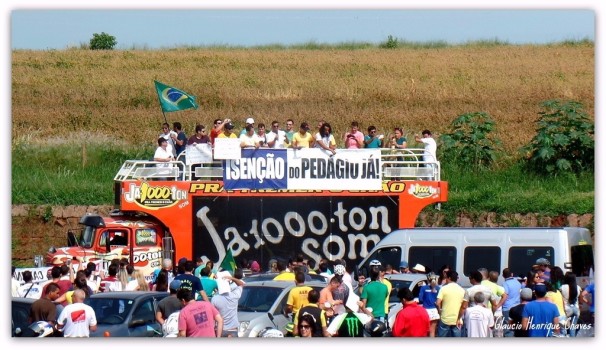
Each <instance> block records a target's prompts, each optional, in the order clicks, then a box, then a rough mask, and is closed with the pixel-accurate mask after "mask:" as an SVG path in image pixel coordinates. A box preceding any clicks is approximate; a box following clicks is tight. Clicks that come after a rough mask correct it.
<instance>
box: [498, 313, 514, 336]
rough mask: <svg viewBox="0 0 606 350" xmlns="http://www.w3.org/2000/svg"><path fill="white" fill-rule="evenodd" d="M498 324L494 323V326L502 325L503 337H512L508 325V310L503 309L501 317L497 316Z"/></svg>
mask: <svg viewBox="0 0 606 350" xmlns="http://www.w3.org/2000/svg"><path fill="white" fill-rule="evenodd" d="M497 321H498V323H499V324H498V325H497V324H496V323H495V325H494V327H495V329H496V327H502V328H504V329H503V337H513V329H511V327H508V325H509V310H503V317H499V318H498V320H497Z"/></svg>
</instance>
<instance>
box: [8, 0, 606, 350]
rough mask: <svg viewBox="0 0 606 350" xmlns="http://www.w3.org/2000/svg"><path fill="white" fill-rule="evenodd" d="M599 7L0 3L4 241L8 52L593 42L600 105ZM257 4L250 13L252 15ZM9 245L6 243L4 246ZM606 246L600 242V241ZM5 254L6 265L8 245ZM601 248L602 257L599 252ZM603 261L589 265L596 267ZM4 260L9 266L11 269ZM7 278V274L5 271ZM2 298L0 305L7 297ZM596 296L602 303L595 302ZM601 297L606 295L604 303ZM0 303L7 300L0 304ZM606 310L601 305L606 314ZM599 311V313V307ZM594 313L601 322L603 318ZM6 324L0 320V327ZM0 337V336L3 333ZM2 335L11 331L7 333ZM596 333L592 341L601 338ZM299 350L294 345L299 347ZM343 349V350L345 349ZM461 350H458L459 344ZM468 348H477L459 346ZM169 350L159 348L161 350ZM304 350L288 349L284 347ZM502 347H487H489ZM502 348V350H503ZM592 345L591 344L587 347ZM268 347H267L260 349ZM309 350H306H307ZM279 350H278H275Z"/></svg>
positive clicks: (567, 2)
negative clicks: (97, 38) (112, 42)
mask: <svg viewBox="0 0 606 350" xmlns="http://www.w3.org/2000/svg"><path fill="white" fill-rule="evenodd" d="M602 3H606V2H605V1H603V0H602V1H597V0H508V1H504V0H491V1H485V0H463V1H452V0H425V1H418V0H417V1H408V0H399V1H396V0H374V1H357V0H348V1H343V0H307V1H299V0H293V1H284V0H282V1H273V0H272V1H266V0H260V1H251V0H247V1H231V0H223V1H217V0H206V1H199V0H198V1H191V0H172V1H168V2H167V1H163V2H160V1H156V0H146V1H141V0H137V1H132V0H131V1H125V0H123V1H116V0H105V1H102V0H87V1H82V0H79V1H75V0H56V1H52V2H50V1H48V0H3V1H2V2H0V8H1V9H2V16H0V22H1V24H0V30H1V31H2V32H1V33H2V35H1V36H0V44H1V45H2V51H1V54H0V61H1V64H0V67H2V72H1V76H2V80H0V81H1V84H0V98H1V104H0V112H1V113H2V115H1V120H2V122H3V123H4V125H2V126H3V127H1V128H0V140H2V144H1V146H2V147H0V149H1V150H2V151H1V152H2V153H1V155H0V157H2V159H3V160H4V164H5V166H3V167H2V169H3V170H2V171H3V174H2V175H5V176H0V188H2V189H3V190H4V191H2V201H1V202H0V205H2V210H0V228H2V229H4V230H3V232H4V237H5V238H4V239H5V240H7V238H6V237H10V236H9V235H8V232H9V230H10V229H11V227H10V209H11V205H10V202H11V199H10V190H9V189H10V186H11V184H10V181H11V179H10V173H9V169H10V166H11V163H10V159H11V153H10V150H11V145H10V140H11V125H10V124H11V110H10V93H11V90H10V89H11V81H10V76H11V69H10V59H11V57H10V55H11V50H12V49H32V50H48V49H57V50H62V49H66V48H69V47H78V46H80V44H81V43H88V41H89V40H90V38H91V37H92V35H93V34H94V33H101V32H106V33H108V34H110V35H113V36H115V37H116V40H117V42H118V45H117V47H116V48H117V49H132V48H148V49H159V48H174V47H178V46H183V45H192V46H199V45H214V44H222V45H237V46H250V45H265V44H276V43H281V44H284V45H290V44H297V43H307V42H316V43H339V42H350V41H356V42H359V41H363V42H373V43H379V42H382V41H384V40H386V38H387V36H388V35H392V36H394V37H395V38H398V39H401V40H406V41H413V42H429V41H446V42H448V43H464V42H467V41H475V40H494V39H497V40H499V41H504V42H509V43H512V44H522V43H535V44H539V43H550V42H556V41H563V40H582V39H589V40H595V41H596V94H595V95H596V96H602V95H603V94H602V90H603V87H602V86H603V81H604V74H606V73H604V72H605V71H606V70H605V69H603V61H604V59H603V57H604V53H603V50H604V49H603V46H604V45H603V43H602V42H601V41H602V38H603V37H604V24H605V23H604V20H603V18H604V16H606V12H605V10H604V6H605V5H602ZM251 4H254V5H251ZM595 113H596V118H595V120H596V135H597V136H596V137H597V142H596V146H597V159H596V179H598V178H601V176H600V175H601V174H603V173H604V164H606V163H605V162H604V159H602V158H603V154H604V152H602V150H603V147H600V145H601V142H600V135H601V131H602V130H601V129H602V128H601V123H600V118H599V116H601V115H604V107H603V103H601V102H600V100H599V99H597V101H596V110H595ZM602 196H603V190H602V189H601V186H600V183H599V182H596V219H595V227H596V232H600V233H601V232H602V231H603V229H602V228H603V224H602V219H601V218H602V217H603V215H600V214H601V212H602V211H603V205H601V201H602ZM8 240H10V238H8ZM602 241H603V240H602ZM3 243H5V244H4V245H3V246H4V247H5V249H6V253H7V254H4V255H3V256H10V244H8V243H10V242H3ZM602 247H603V245H600V247H599V249H602ZM599 256H600V254H597V255H596V256H595V258H596V263H597V264H598V265H600V264H601V260H600V258H599ZM7 260H8V259H7ZM5 268H8V261H6V264H5ZM7 290H8V289H7V288H4V292H0V294H2V295H4V293H5V292H6V291H7ZM600 294H602V293H600ZM602 295H603V294H602ZM2 300H7V299H6V298H3V299H2ZM605 305H606V304H605ZM598 308H599V309H600V307H599V306H598ZM600 311H602V310H599V311H598V313H600ZM7 318H8V315H7V313H5V316H4V317H2V318H1V319H0V321H1V322H2V324H3V323H4V322H5V321H7ZM0 328H1V327H0ZM3 328H4V329H5V330H6V332H8V331H7V330H8V325H7V324H5V325H3ZM599 335H600V333H598V336H599ZM297 343H298V342H297ZM341 344H343V343H341ZM460 344H461V345H462V344H463V343H460ZM464 344H465V348H469V347H476V346H477V347H478V348H480V347H483V345H481V344H470V343H468V342H465V343H464ZM158 345H159V346H160V345H162V346H163V347H165V345H164V344H159V343H158ZM293 345H294V347H299V346H300V347H301V348H303V346H302V345H301V344H293V343H290V342H289V347H291V346H293ZM495 345H498V344H495V343H491V346H495ZM503 345H505V344H503ZM590 345H592V346H593V345H595V344H590ZM264 347H266V346H265V345H264ZM306 347H307V346H306ZM276 348H277V347H276Z"/></svg>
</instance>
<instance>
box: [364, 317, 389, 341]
mask: <svg viewBox="0 0 606 350" xmlns="http://www.w3.org/2000/svg"><path fill="white" fill-rule="evenodd" d="M368 328H369V330H368V331H369V332H370V336H371V337H382V336H383V333H385V331H386V330H387V327H385V323H383V322H381V321H379V320H373V321H372V322H370V324H369V327H368Z"/></svg>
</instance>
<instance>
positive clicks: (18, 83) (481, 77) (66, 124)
mask: <svg viewBox="0 0 606 350" xmlns="http://www.w3.org/2000/svg"><path fill="white" fill-rule="evenodd" d="M154 79H155V80H158V81H161V82H163V83H165V84H167V85H170V86H174V87H177V88H179V89H182V90H184V91H186V92H188V93H190V94H192V95H194V96H196V99H197V101H198V102H199V104H200V108H199V109H197V110H187V111H179V112H173V113H167V114H166V116H167V118H168V121H169V122H173V121H180V122H181V123H182V124H183V125H184V130H185V132H186V133H187V134H188V135H190V134H192V133H193V130H194V126H195V125H196V124H197V123H202V124H205V125H207V126H208V125H211V124H212V120H213V119H215V118H225V117H230V118H232V119H234V120H235V121H236V126H237V127H242V126H243V122H244V119H245V118H246V117H247V116H249V115H252V116H253V117H254V118H255V120H256V121H257V123H259V122H264V123H265V124H269V123H270V122H271V121H272V120H274V119H275V120H278V121H280V122H282V124H283V123H284V121H285V120H286V119H287V118H292V119H294V120H295V123H300V122H302V121H308V122H310V123H311V125H315V124H316V122H317V121H318V120H321V119H323V120H326V121H328V122H330V123H331V124H332V125H333V130H335V131H336V136H337V137H338V138H339V139H340V137H341V136H342V135H343V133H344V132H345V131H346V129H347V126H348V125H349V123H350V122H351V121H353V120H356V121H358V122H360V124H361V126H362V129H363V131H364V132H365V131H366V127H368V126H369V125H371V124H374V125H375V126H377V127H378V128H379V131H380V132H384V133H388V132H390V130H391V129H392V128H393V127H395V126H401V127H403V128H404V129H405V130H406V132H407V134H408V136H409V137H411V136H413V135H414V133H415V132H419V131H420V130H422V129H425V128H428V129H430V130H432V131H434V134H437V135H439V134H440V133H444V132H448V126H449V124H450V122H451V121H452V120H453V119H454V118H455V117H456V116H458V115H460V114H463V113H468V112H480V111H483V112H487V113H489V114H490V115H491V116H492V117H493V118H494V120H495V121H496V122H497V128H498V130H497V134H496V136H497V137H499V138H500V139H501V140H503V142H504V147H505V150H506V151H508V152H509V153H511V154H514V153H516V151H517V149H518V148H519V147H520V146H522V145H524V144H525V143H526V142H528V141H529V140H530V139H531V138H532V136H533V135H534V129H535V125H534V122H535V120H536V118H537V113H538V112H539V111H540V107H539V104H540V103H541V102H543V101H545V100H549V99H563V100H575V101H579V102H581V103H582V104H583V105H584V107H585V110H586V111H587V112H588V113H589V114H590V115H591V116H594V99H595V52H594V46H593V45H554V46H510V45H501V46H486V47H482V46H458V47H447V48H433V49H430V48H421V49H412V48H398V49H392V50H390V49H379V48H371V49H359V50H343V49H340V50H338V49H325V50H304V49H282V50H268V49H220V48H217V49H178V50H165V51H145V50H141V51H88V50H75V49H74V50H65V51H13V52H12V77H11V81H12V135H13V143H15V142H26V143H29V142H42V143H44V142H50V141H51V140H53V139H54V140H56V139H57V138H58V139H59V140H60V141H61V140H69V139H70V138H72V137H74V138H80V139H83V140H86V141H87V142H93V141H95V140H97V141H98V140H102V141H101V142H110V143H126V144H131V145H135V146H138V145H143V144H147V145H149V146H150V147H151V146H153V142H154V140H155V139H156V137H157V135H158V134H159V131H160V124H161V123H162V122H163V121H164V117H163V116H162V112H161V109H160V105H159V103H158V99H157V95H156V92H155V90H154V84H153V81H154ZM83 134H84V135H86V136H84V137H83V136H81V135H83Z"/></svg>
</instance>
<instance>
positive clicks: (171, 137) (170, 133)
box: [159, 123, 178, 157]
mask: <svg viewBox="0 0 606 350" xmlns="http://www.w3.org/2000/svg"><path fill="white" fill-rule="evenodd" d="M177 136H178V134H177V133H176V132H175V131H174V130H171V129H170V125H168V123H164V124H162V133H161V134H160V136H159V137H161V138H163V139H165V140H166V142H168V144H167V147H166V149H168V151H169V152H170V153H171V154H172V155H173V157H176V156H177V152H176V147H175V139H177Z"/></svg>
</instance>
